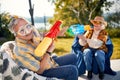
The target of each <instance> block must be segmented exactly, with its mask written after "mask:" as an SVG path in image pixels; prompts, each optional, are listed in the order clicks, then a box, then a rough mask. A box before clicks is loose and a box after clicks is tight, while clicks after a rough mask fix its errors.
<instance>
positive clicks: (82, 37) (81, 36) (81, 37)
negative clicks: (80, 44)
mask: <svg viewBox="0 0 120 80" xmlns="http://www.w3.org/2000/svg"><path fill="white" fill-rule="evenodd" d="M78 38H79V39H82V40H84V41H86V37H85V36H83V35H78Z"/></svg>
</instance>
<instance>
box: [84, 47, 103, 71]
mask: <svg viewBox="0 0 120 80" xmlns="http://www.w3.org/2000/svg"><path fill="white" fill-rule="evenodd" d="M83 55H84V61H85V65H86V69H87V70H88V71H92V68H93V67H92V60H94V59H93V58H95V59H96V61H97V64H98V67H99V70H100V72H104V70H105V67H104V65H105V52H104V51H103V50H97V49H92V48H87V49H85V50H84V51H83Z"/></svg>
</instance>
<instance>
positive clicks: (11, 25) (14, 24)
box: [8, 17, 28, 35]
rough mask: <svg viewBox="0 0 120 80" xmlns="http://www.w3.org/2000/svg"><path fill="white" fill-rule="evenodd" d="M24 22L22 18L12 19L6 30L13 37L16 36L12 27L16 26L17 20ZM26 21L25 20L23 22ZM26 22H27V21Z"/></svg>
mask: <svg viewBox="0 0 120 80" xmlns="http://www.w3.org/2000/svg"><path fill="white" fill-rule="evenodd" d="M21 19H23V20H25V19H24V18H22V17H12V18H11V20H10V22H9V24H8V29H9V31H10V32H11V33H13V34H14V35H16V32H15V31H14V27H15V26H16V25H17V24H18V22H19V20H21ZM25 21H27V20H25ZM27 22H28V21H27Z"/></svg>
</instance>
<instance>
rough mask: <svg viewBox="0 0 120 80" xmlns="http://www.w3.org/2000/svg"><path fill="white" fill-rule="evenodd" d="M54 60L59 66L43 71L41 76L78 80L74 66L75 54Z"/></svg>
mask: <svg viewBox="0 0 120 80" xmlns="http://www.w3.org/2000/svg"><path fill="white" fill-rule="evenodd" d="M54 60H55V61H56V62H57V63H58V64H59V66H58V67H56V68H51V69H48V70H45V71H44V72H43V74H42V75H43V76H47V77H56V78H59V79H65V80H78V69H77V67H76V66H75V65H76V61H77V57H76V55H75V54H68V55H65V56H62V57H56V58H54Z"/></svg>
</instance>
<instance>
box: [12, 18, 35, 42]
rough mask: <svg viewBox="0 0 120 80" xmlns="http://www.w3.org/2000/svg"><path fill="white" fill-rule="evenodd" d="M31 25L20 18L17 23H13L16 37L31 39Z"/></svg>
mask: <svg viewBox="0 0 120 80" xmlns="http://www.w3.org/2000/svg"><path fill="white" fill-rule="evenodd" d="M32 30H33V26H32V25H31V24H29V23H28V22H27V21H25V20H23V19H20V20H19V21H18V24H17V25H15V27H14V31H15V32H16V37H18V38H21V39H24V40H31V39H32V37H33V31H32Z"/></svg>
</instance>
